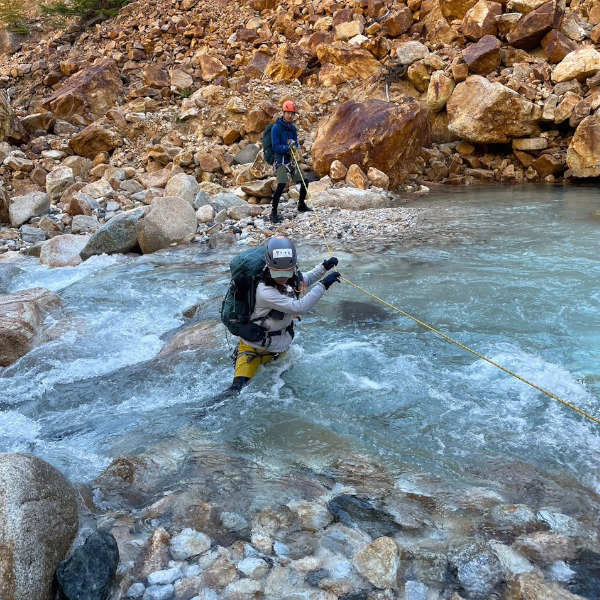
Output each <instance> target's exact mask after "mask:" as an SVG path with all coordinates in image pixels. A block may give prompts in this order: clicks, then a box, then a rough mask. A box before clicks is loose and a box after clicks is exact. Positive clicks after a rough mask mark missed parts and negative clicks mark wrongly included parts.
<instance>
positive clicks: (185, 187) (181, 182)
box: [165, 173, 199, 205]
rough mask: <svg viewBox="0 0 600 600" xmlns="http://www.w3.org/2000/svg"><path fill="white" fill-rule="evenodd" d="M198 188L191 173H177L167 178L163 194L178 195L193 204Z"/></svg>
mask: <svg viewBox="0 0 600 600" xmlns="http://www.w3.org/2000/svg"><path fill="white" fill-rule="evenodd" d="M198 190H199V187H198V181H197V180H196V178H195V177H194V176H193V175H187V174H186V173H177V175H173V177H171V179H169V181H168V183H167V185H166V187H165V196H179V197H180V198H183V199H184V200H187V201H188V202H189V203H190V204H192V205H193V204H194V199H195V198H196V195H197V194H198Z"/></svg>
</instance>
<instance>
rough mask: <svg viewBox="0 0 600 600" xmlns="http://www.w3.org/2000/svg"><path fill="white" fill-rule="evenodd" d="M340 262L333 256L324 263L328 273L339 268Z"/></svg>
mask: <svg viewBox="0 0 600 600" xmlns="http://www.w3.org/2000/svg"><path fill="white" fill-rule="evenodd" d="M338 262H339V261H338V259H337V258H336V257H335V256H332V257H331V258H328V259H327V260H324V261H323V266H324V267H325V270H326V271H329V270H330V269H333V267H337V264H338Z"/></svg>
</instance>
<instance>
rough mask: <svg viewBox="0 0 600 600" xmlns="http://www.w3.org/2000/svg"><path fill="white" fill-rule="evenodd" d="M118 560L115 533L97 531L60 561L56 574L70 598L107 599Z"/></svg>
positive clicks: (86, 599) (85, 599) (63, 590)
mask: <svg viewBox="0 0 600 600" xmlns="http://www.w3.org/2000/svg"><path fill="white" fill-rule="evenodd" d="M118 564H119V549H118V547H117V542H116V540H115V538H114V536H113V535H111V534H110V533H108V532H105V531H97V532H94V533H92V534H91V535H90V536H89V537H88V538H87V540H86V541H85V543H84V544H83V546H80V547H79V548H77V549H76V550H74V551H73V553H72V554H71V555H70V556H69V557H68V558H67V559H66V560H64V561H62V562H61V563H60V564H59V565H58V567H57V569H56V578H57V579H58V583H59V585H60V589H61V591H62V593H63V594H64V595H65V596H66V597H67V598H68V600H107V599H108V597H109V595H110V591H111V589H110V588H111V585H112V582H113V580H114V578H115V574H116V572H117V565H118Z"/></svg>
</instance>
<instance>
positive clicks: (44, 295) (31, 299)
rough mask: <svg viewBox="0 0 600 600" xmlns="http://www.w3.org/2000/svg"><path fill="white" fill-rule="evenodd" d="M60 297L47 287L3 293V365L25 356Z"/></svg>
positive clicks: (0, 320)
mask: <svg viewBox="0 0 600 600" xmlns="http://www.w3.org/2000/svg"><path fill="white" fill-rule="evenodd" d="M58 306H60V298H59V296H58V295H57V294H55V293H54V292H51V291H50V290H46V289H44V288H33V289H30V290H25V291H22V292H15V293H14V294H5V295H3V296H0V367H7V366H8V365H11V364H12V363H14V362H16V361H17V360H18V359H19V358H21V356H24V355H25V354H27V352H29V351H30V350H31V349H32V348H33V347H34V345H35V343H36V341H37V340H38V339H40V338H41V336H42V321H43V318H44V316H45V315H46V314H47V313H48V312H49V311H50V310H52V309H53V308H56V307H58Z"/></svg>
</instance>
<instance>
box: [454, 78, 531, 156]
mask: <svg viewBox="0 0 600 600" xmlns="http://www.w3.org/2000/svg"><path fill="white" fill-rule="evenodd" d="M446 110H447V112H448V119H449V122H448V129H449V130H450V132H451V133H453V134H454V135H456V136H458V137H459V138H462V139H465V140H468V141H470V142H479V143H492V144H506V143H508V142H510V141H511V140H512V139H513V138H516V137H526V136H531V135H535V134H537V132H538V130H539V127H538V119H539V115H538V111H537V110H536V107H535V105H534V104H533V103H532V102H529V101H528V100H526V99H525V98H524V97H523V96H521V95H520V94H518V93H517V92H515V91H513V90H511V89H509V88H507V87H506V86H504V85H502V84H501V83H491V82H489V81H488V80H487V79H485V77H481V76H480V75H471V76H470V77H468V78H467V79H466V80H465V81H463V82H462V83H459V84H458V85H457V86H456V88H454V92H453V94H452V96H451V97H450V99H449V100H448V102H447V104H446Z"/></svg>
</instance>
